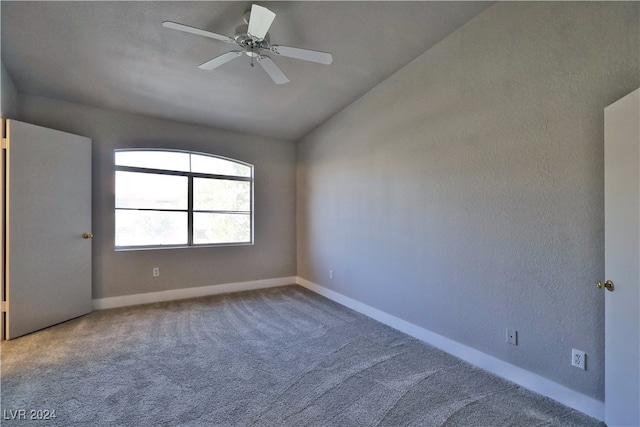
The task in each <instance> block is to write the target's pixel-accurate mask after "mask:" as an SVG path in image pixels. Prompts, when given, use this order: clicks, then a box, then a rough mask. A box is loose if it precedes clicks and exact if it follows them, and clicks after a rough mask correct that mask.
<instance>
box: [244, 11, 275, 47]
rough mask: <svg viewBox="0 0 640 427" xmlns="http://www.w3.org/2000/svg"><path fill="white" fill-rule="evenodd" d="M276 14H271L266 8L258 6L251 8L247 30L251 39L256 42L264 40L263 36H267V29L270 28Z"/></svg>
mask: <svg viewBox="0 0 640 427" xmlns="http://www.w3.org/2000/svg"><path fill="white" fill-rule="evenodd" d="M275 17H276V14H275V13H273V12H271V11H270V10H269V9H267V8H266V7H262V6H258V5H257V4H254V5H253V6H251V15H249V29H248V30H247V33H249V35H250V36H251V37H255V38H256V39H258V40H262V39H264V36H266V35H267V31H269V27H271V23H272V22H273V20H274V18H275Z"/></svg>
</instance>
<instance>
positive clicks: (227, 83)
mask: <svg viewBox="0 0 640 427" xmlns="http://www.w3.org/2000/svg"><path fill="white" fill-rule="evenodd" d="M490 4H491V3H484V2H396V1H390V2H309V1H302V2H263V3H262V5H263V6H266V7H268V8H269V9H270V10H272V11H273V12H275V13H276V18H275V21H274V22H273V25H272V26H271V30H270V31H269V34H270V36H271V42H272V44H280V45H287V46H295V47H302V48H307V49H314V50H321V51H327V52H331V53H332V54H333V58H334V59H333V63H332V64H331V65H321V64H316V63H312V62H306V61H301V60H296V59H291V58H284V57H276V58H274V60H275V62H276V63H277V64H278V65H279V67H280V68H281V69H282V70H283V71H284V73H285V74H286V75H287V76H288V78H289V79H290V82H289V83H288V84H285V85H276V84H274V83H273V82H272V81H271V80H270V78H269V77H268V76H267V75H266V74H265V72H264V71H263V70H262V69H261V68H260V67H259V66H258V67H253V68H252V67H251V66H250V61H249V58H248V57H246V56H245V57H242V58H239V59H237V60H235V61H232V62H230V63H227V64H225V65H223V66H222V67H220V68H218V69H216V70H213V71H203V70H200V69H198V68H197V66H198V65H199V64H201V63H203V62H205V61H207V60H209V59H211V58H213V57H215V56H217V55H220V54H222V53H224V52H226V51H229V50H232V49H234V48H235V47H236V46H235V45H230V44H227V43H224V42H220V41H217V40H213V39H209V38H205V37H200V36H196V35H193V34H187V33H182V32H178V31H175V30H170V29H167V28H164V27H162V26H161V23H162V22H163V21H167V20H169V21H175V22H179V23H182V24H186V25H190V26H194V27H198V28H202V29H206V30H209V31H214V32H217V33H220V34H225V35H229V36H233V33H234V28H235V27H236V26H237V25H239V24H242V23H243V21H242V15H243V13H244V12H245V10H247V9H248V8H249V7H250V5H251V3H250V2H205V1H197V2H164V1H161V2H146V1H132V2H127V1H116V2H77V1H74V2H58V1H55V2H20V1H18V2H9V1H2V3H1V7H2V11H1V12H2V61H3V63H4V65H5V67H6V69H7V71H8V73H9V74H10V76H11V77H12V79H13V80H14V83H15V85H16V87H17V88H18V91H19V92H21V93H25V94H31V95H40V96H47V97H52V98H57V99H62V100H67V101H72V102H77V103H82V104H88V105H94V106H100V107H107V108H113V109H118V110H122V111H129V112H134V113H141V114H147V115H152V116H157V117H161V118H168V119H172V120H179V121H184V122H188V123H197V124H203V125H206V126H211V127H216V128H221V129H228V130H233V131H240V132H246V133H252V134H257V135H264V136H271V137H277V138H284V139H289V140H297V139H299V138H300V137H302V136H304V135H305V134H306V133H307V132H309V131H310V130H312V129H313V128H315V127H316V126H318V125H319V124H320V123H322V122H323V121H325V120H326V119H327V118H329V117H330V116H331V115H333V114H335V113H336V112H338V111H340V110H341V109H342V108H344V107H345V106H347V105H349V104H350V103H352V102H353V101H355V100H356V99H357V98H358V97H360V96H362V95H363V94H364V93H366V92H367V91H369V90H370V89H372V88H373V87H375V86H376V85H377V84H379V83H380V82H381V81H383V80H384V79H386V78H387V77H388V76H390V75H391V74H393V73H394V72H395V71H397V70H399V69H400V68H402V67H403V66H404V65H406V64H407V63H409V62H411V61H412V60H413V59H415V58H416V57H417V56H419V55H420V54H422V53H423V52H425V51H426V50H428V49H429V48H431V47H432V46H433V45H435V44H436V43H437V42H439V41H440V40H442V39H443V38H444V37H446V36H447V35H449V34H450V33H452V32H453V31H455V30H456V29H457V28H459V27H460V26H462V25H463V24H465V23H466V22H468V21H469V20H470V19H472V18H473V17H475V16H476V15H478V14H479V13H480V12H482V11H483V10H484V9H486V8H487V7H488V6H489V5H490ZM273 56H274V55H272V57H273Z"/></svg>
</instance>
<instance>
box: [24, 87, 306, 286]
mask: <svg viewBox="0 0 640 427" xmlns="http://www.w3.org/2000/svg"><path fill="white" fill-rule="evenodd" d="M19 119H20V120H23V121H26V122H29V123H33V124H37V125H41V126H46V127H50V128H53V129H58V130H62V131H66V132H71V133H75V134H78V135H84V136H88V137H90V138H91V139H92V140H93V234H94V236H95V237H94V239H93V298H104V297H113V296H122V295H129V294H137V293H144V292H154V291H162V290H168V289H179V288H188V287H194V286H206V285H216V284H223V283H233V282H242V281H251V280H260V279H272V278H279V277H288V276H295V274H296V253H295V245H296V239H295V146H294V144H293V143H292V142H288V141H281V140H274V139H269V138H263V137H257V136H251V135H242V134H238V133H232V132H225V131H220V130H216V129H212V128H206V127H200V126H193V125H186V124H181V123H178V122H171V121H167V120H160V119H155V118H150V117H145V116H139V115H134V114H129V113H120V112H115V111H110V110H106V109H100V108H93V107H89V106H85V105H78V104H72V103H68V102H63V101H56V100H53V99H47V98H40V97H33V96H27V95H22V96H21V98H20V117H19ZM129 147H149V148H152V147H153V148H180V149H185V150H194V151H201V152H207V153H212V154H217V155H222V156H226V157H230V158H233V159H238V160H241V161H244V162H248V163H251V164H253V165H254V166H255V170H254V171H255V187H254V189H255V245H253V246H235V247H234V246H229V247H217V248H189V249H163V250H154V251H125V252H116V251H114V225H115V224H114V171H113V150H114V149H118V148H129ZM153 267H160V277H159V278H153V277H152V274H151V270H152V268H153Z"/></svg>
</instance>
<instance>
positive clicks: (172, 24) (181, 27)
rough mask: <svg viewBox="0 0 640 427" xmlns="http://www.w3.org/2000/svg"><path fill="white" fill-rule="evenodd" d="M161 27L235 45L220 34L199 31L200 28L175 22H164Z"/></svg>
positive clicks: (231, 40) (230, 39) (232, 40)
mask: <svg viewBox="0 0 640 427" xmlns="http://www.w3.org/2000/svg"><path fill="white" fill-rule="evenodd" d="M162 26H163V27H165V28H171V29H172V30H178V31H184V32H185V33H191V34H196V35H198V36H204V37H209V38H211V39H216V40H220V41H223V42H227V43H235V42H236V41H235V40H234V39H232V38H231V37H227V36H223V35H222V34H216V33H212V32H211V31H205V30H201V29H200V28H195V27H190V26H188V25H184V24H178V23H177V22H171V21H164V22H163V23H162Z"/></svg>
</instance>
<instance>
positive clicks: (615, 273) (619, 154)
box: [604, 89, 640, 427]
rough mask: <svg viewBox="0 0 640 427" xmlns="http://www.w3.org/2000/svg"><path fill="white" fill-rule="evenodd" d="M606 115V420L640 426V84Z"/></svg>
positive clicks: (621, 424) (609, 107)
mask: <svg viewBox="0 0 640 427" xmlns="http://www.w3.org/2000/svg"><path fill="white" fill-rule="evenodd" d="M604 120H605V131H604V133H605V144H604V145H605V152H604V159H605V179H604V181H605V201H604V204H605V213H604V216H605V275H606V279H608V280H610V281H611V282H613V291H612V292H611V291H609V290H605V291H604V293H605V422H606V423H607V425H608V426H609V427H614V426H640V89H639V90H636V91H635V92H633V93H631V94H629V95H627V96H626V97H624V98H622V99H620V100H619V101H617V102H615V103H613V104H612V105H610V106H608V107H607V108H605V110H604Z"/></svg>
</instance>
